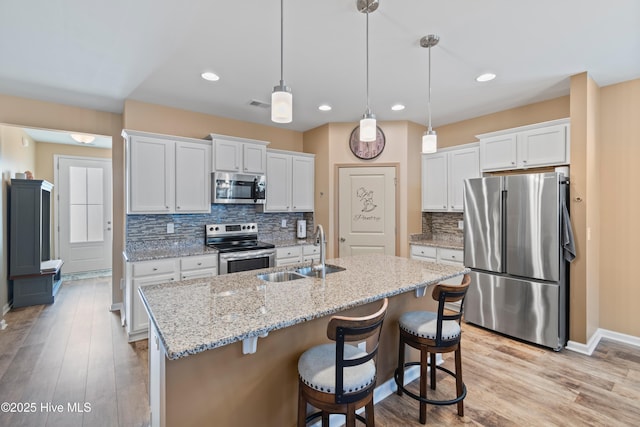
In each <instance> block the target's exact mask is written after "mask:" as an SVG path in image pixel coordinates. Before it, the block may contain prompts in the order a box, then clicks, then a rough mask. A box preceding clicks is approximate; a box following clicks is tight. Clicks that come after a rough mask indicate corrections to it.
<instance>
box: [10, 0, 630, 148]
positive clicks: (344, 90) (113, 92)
mask: <svg viewBox="0 0 640 427" xmlns="http://www.w3.org/2000/svg"><path fill="white" fill-rule="evenodd" d="M284 16H285V18H284V19H285V20H284V38H285V39H284V51H285V52H284V77H285V80H286V82H287V84H288V85H289V86H290V87H291V88H292V89H293V95H294V121H293V123H291V124H286V125H276V124H274V123H271V121H270V112H269V109H264V108H257V107H252V106H250V105H249V102H250V101H251V100H260V101H265V102H269V101H270V94H271V91H272V88H273V86H275V85H276V84H278V81H279V79H280V2H279V1H278V0H245V1H230V0H226V1H225V0H192V1H186V2H179V1H175V0H136V1H131V0H110V1H105V2H99V1H95V0H92V1H87V0H55V1H53V0H30V1H9V0H0V58H1V63H2V65H1V66H0V93H5V94H10V95H16V96H22V97H27V98H35V99H41V100H46V101H53V102H60V103H64V104H70V105H76V106H81V107H88V108H94V109H98V110H105V111H111V112H122V109H123V102H124V100H125V99H134V100H140V101H145V102H150V103H156V104H162V105H168V106H173V107H178V108H183V109H187V110H193V111H199V112H204V113H208V114H214V115H218V116H223V117H229V118H235V119H239V120H245V121H249V122H254V123H262V124H267V125H273V126H280V127H283V128H287V129H293V130H298V131H305V130H308V129H311V128H314V127H316V126H319V125H322V124H324V123H327V122H353V121H356V120H358V119H359V118H360V116H361V115H362V113H363V112H364V110H365V104H366V97H365V78H364V77H365V20H366V18H365V15H363V14H361V13H359V12H358V11H357V10H356V0H321V1H318V0H295V1H293V0H286V1H285V2H284ZM369 19H370V98H371V107H372V110H373V112H374V113H375V114H376V115H377V117H378V119H379V120H411V121H414V122H417V123H422V124H424V123H425V122H426V120H427V92H428V85H427V66H428V54H427V49H424V48H421V47H420V46H419V43H418V41H419V39H420V38H421V37H422V36H424V35H427V34H430V33H435V34H438V35H439V36H440V38H441V40H440V44H439V45H438V46H436V47H434V48H433V49H432V116H433V124H434V128H436V130H437V126H438V125H443V124H447V123H452V122H455V121H459V120H463V119H467V118H470V117H476V116H479V115H483V114H487V113H491V112H495V111H500V110H504V109H507V108H512V107H516V106H520V105H525V104H529V103H532V102H536V101H541V100H545V99H550V98H554V97H557V96H560V95H566V94H568V91H569V77H570V76H571V75H574V74H577V73H580V72H583V71H588V72H589V73H590V75H591V76H592V77H593V79H594V80H595V81H596V83H598V84H599V85H600V86H607V85H610V84H613V83H617V82H621V81H626V80H630V79H635V78H639V77H640V1H638V0H610V1H607V2H603V1H595V0H562V1H558V0H539V1H523V0H521V1H514V0H484V1H481V0H448V1H445V0H440V1H435V0H380V6H379V8H378V10H377V11H376V12H374V13H372V14H371V15H370V18H369ZM203 71H214V72H216V73H217V74H219V75H220V77H221V78H220V81H218V82H215V83H212V82H206V81H204V80H202V79H201V78H200V73H202V72H203ZM485 71H492V72H494V73H496V74H497V75H498V77H497V78H496V79H495V80H494V81H492V82H489V83H484V84H480V83H477V82H475V80H474V79H475V77H476V76H477V75H478V74H480V73H481V72H485ZM397 102H400V103H403V104H405V105H406V109H405V110H404V111H400V112H393V111H391V109H390V107H391V106H392V105H393V104H394V103H397ZM321 103H329V104H331V105H332V106H333V110H332V111H330V112H320V111H318V109H317V107H318V105H319V104H321ZM211 131H212V132H215V129H211ZM203 137H204V135H203Z"/></svg>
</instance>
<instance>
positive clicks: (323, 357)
mask: <svg viewBox="0 0 640 427" xmlns="http://www.w3.org/2000/svg"><path fill="white" fill-rule="evenodd" d="M388 303H389V301H388V300H387V298H385V299H384V301H383V303H382V307H381V308H380V310H378V311H377V312H376V313H373V314H371V315H369V316H366V317H342V316H333V317H332V318H331V320H330V321H329V326H328V327H327V336H328V338H329V339H330V340H333V341H335V343H330V344H322V345H318V346H315V347H312V348H310V349H309V350H307V351H305V352H304V353H303V354H302V356H300V359H299V360H298V376H299V381H298V427H302V426H305V425H306V424H307V422H309V421H311V420H312V419H314V418H316V417H318V416H322V425H323V426H328V423H329V414H332V413H333V414H345V415H346V417H347V422H346V426H347V427H352V426H355V420H356V418H358V419H359V420H360V421H362V422H364V423H365V424H366V425H367V426H368V427H373V426H374V425H375V421H374V414H373V390H374V388H375V386H376V363H375V361H376V356H377V354H378V341H379V339H380V331H381V329H382V321H383V320H384V316H385V314H386V311H387V305H388ZM362 341H366V342H367V349H366V350H363V349H361V348H359V347H357V346H355V345H352V344H348V343H350V342H362ZM307 403H309V404H311V405H312V406H314V407H315V408H317V409H320V412H317V413H315V414H312V415H309V416H307ZM363 406H364V407H365V412H366V418H363V417H361V416H360V415H357V414H356V410H357V409H359V408H362V407H363Z"/></svg>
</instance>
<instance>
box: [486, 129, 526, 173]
mask: <svg viewBox="0 0 640 427" xmlns="http://www.w3.org/2000/svg"><path fill="white" fill-rule="evenodd" d="M516 139H517V138H516V134H515V133H512V134H508V135H501V136H495V137H492V138H486V139H481V140H480V165H481V169H482V170H483V171H490V170H505V169H515V168H516V167H517V145H516Z"/></svg>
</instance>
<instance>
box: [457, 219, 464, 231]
mask: <svg viewBox="0 0 640 427" xmlns="http://www.w3.org/2000/svg"><path fill="white" fill-rule="evenodd" d="M462 229H464V221H458V230H462Z"/></svg>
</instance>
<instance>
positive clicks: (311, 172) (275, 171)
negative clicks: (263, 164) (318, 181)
mask: <svg viewBox="0 0 640 427" xmlns="http://www.w3.org/2000/svg"><path fill="white" fill-rule="evenodd" d="M314 179H315V156H314V155H313V154H306V153H298V152H294V151H282V150H267V196H266V198H267V200H266V203H265V206H264V211H265V212H312V211H313V208H314V185H315V184H314Z"/></svg>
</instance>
